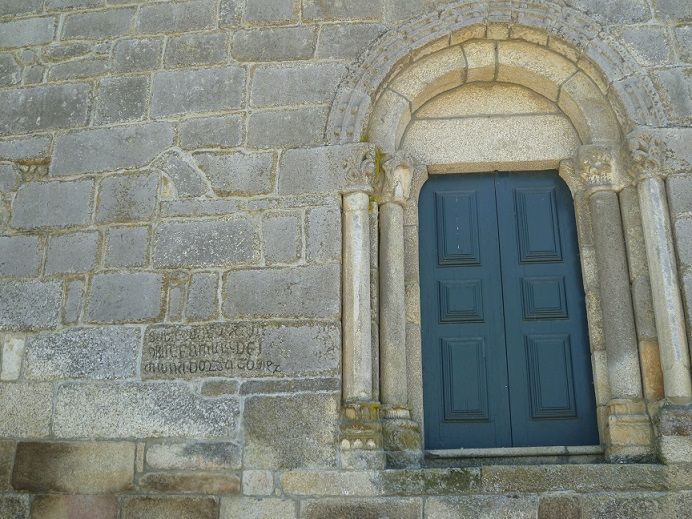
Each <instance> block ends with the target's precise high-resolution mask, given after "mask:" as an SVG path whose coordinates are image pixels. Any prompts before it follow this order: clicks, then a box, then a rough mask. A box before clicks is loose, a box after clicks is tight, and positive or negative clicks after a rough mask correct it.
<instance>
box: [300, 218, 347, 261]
mask: <svg viewBox="0 0 692 519" xmlns="http://www.w3.org/2000/svg"><path fill="white" fill-rule="evenodd" d="M305 234H306V237H305V240H306V242H305V254H306V259H307V260H308V262H311V263H313V262H315V263H323V262H328V261H339V260H340V259H341V210H340V209H339V208H338V207H317V208H315V209H310V210H308V211H307V216H306V225H305Z"/></svg>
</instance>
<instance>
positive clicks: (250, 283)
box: [223, 266, 340, 318]
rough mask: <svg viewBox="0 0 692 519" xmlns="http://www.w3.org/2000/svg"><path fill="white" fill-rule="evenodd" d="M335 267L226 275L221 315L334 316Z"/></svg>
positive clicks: (337, 299) (336, 294) (337, 300)
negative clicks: (222, 313)
mask: <svg viewBox="0 0 692 519" xmlns="http://www.w3.org/2000/svg"><path fill="white" fill-rule="evenodd" d="M339 279H340V274H339V268H338V266H314V267H301V268H277V269H271V270H245V271H237V272H229V273H228V274H227V275H226V278H225V280H224V302H223V312H224V314H225V315H226V316H227V317H229V318H238V317H263V316H274V317H276V316H281V317H323V318H326V317H337V316H338V313H339V310H340V295H339Z"/></svg>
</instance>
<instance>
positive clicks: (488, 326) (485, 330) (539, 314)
mask: <svg viewBox="0 0 692 519" xmlns="http://www.w3.org/2000/svg"><path fill="white" fill-rule="evenodd" d="M419 218H420V281H421V317H422V332H423V386H424V387H423V393H424V407H425V435H426V447H427V448H428V449H448V448H459V447H465V448H474V447H519V446H540V445H593V444H597V443H598V433H597V429H596V415H595V409H596V407H595V401H594V400H595V399H594V391H593V383H592V375H591V362H590V353H589V345H588V334H587V329H586V316H585V309H584V293H583V289H582V281H581V273H580V267H579V256H578V247H577V238H576V226H575V221H574V210H573V206H572V198H571V195H570V192H569V190H568V188H567V186H566V185H565V184H564V182H563V181H562V180H561V179H560V178H559V177H558V175H557V174H556V173H554V172H540V173H494V174H487V175H443V176H436V177H432V178H431V179H430V180H428V182H427V183H426V184H425V186H424V187H423V190H422V191H421V195H420V200H419Z"/></svg>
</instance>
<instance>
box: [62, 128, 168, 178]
mask: <svg viewBox="0 0 692 519" xmlns="http://www.w3.org/2000/svg"><path fill="white" fill-rule="evenodd" d="M172 142H173V130H172V128H171V126H170V125H168V124H166V123H148V124H142V125H137V126H128V127H120V128H109V129H98V130H84V131H80V132H74V133H68V134H66V135H63V136H60V137H59V138H58V139H56V142H55V150H54V152H53V160H52V162H51V167H50V174H51V175H53V176H64V175H77V174H80V173H98V172H101V171H114V170H116V169H124V168H135V167H140V166H144V165H145V164H148V163H149V162H151V160H152V159H153V158H154V157H156V155H158V154H159V153H160V152H161V151H162V150H163V149H165V148H166V147H168V146H170V144H171V143H172Z"/></svg>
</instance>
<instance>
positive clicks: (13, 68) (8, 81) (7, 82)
mask: <svg viewBox="0 0 692 519" xmlns="http://www.w3.org/2000/svg"><path fill="white" fill-rule="evenodd" d="M21 72H22V70H21V68H20V66H19V64H18V63H17V62H16V61H15V59H14V58H13V57H12V55H11V54H0V86H12V85H16V84H17V83H19V82H20V81H21V78H22V76H21Z"/></svg>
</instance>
